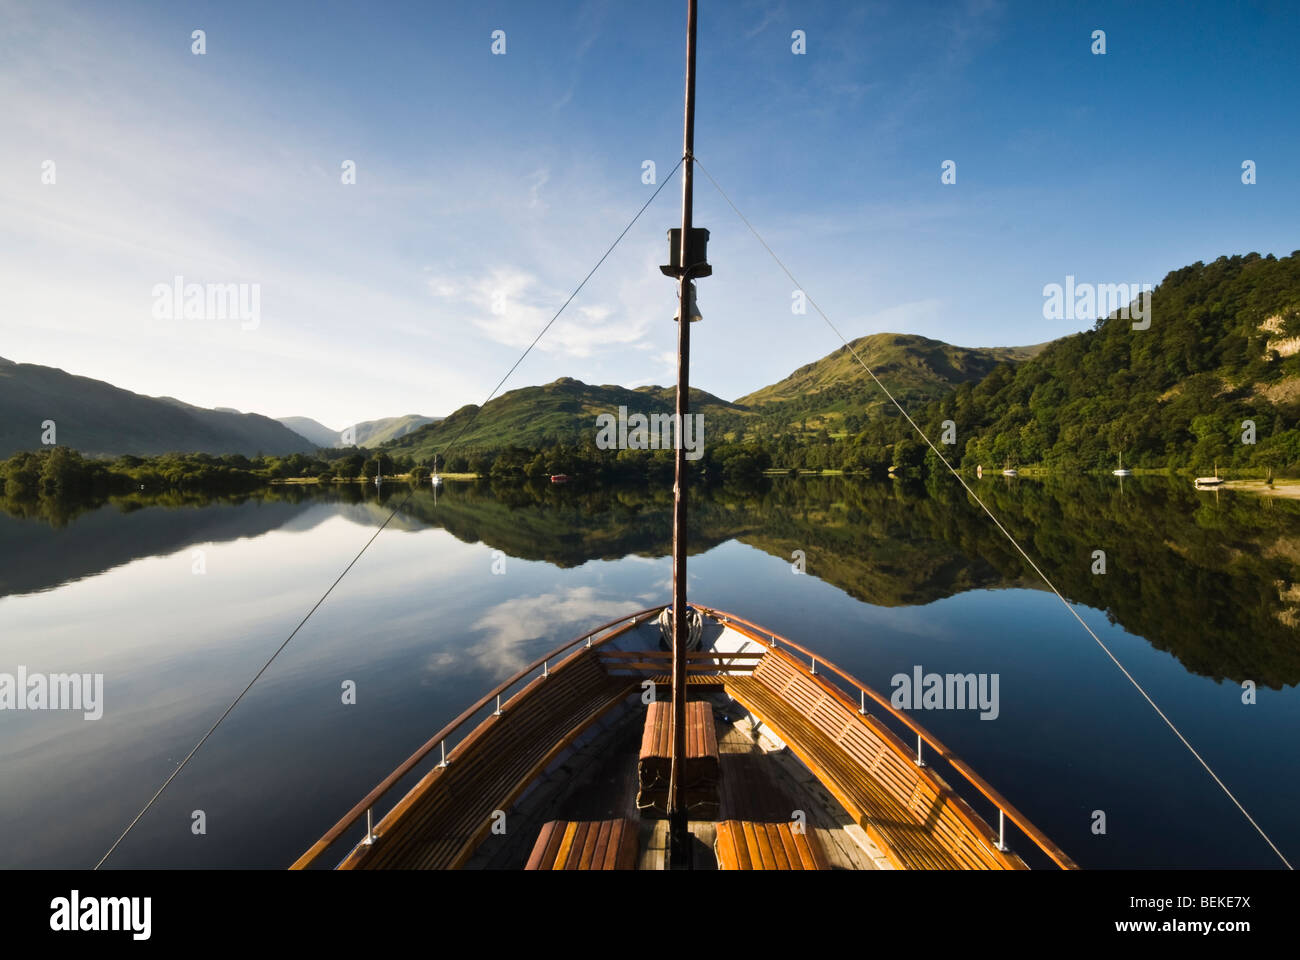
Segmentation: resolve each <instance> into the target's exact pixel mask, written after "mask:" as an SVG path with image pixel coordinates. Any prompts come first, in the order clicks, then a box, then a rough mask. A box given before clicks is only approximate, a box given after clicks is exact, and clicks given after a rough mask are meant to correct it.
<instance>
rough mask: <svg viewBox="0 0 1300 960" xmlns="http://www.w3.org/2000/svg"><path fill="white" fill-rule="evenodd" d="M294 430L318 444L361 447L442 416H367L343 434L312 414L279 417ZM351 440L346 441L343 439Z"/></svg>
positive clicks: (406, 431) (370, 445) (399, 435)
mask: <svg viewBox="0 0 1300 960" xmlns="http://www.w3.org/2000/svg"><path fill="white" fill-rule="evenodd" d="M277 419H278V420H279V422H280V423H282V424H284V425H285V426H286V427H288V428H289V429H290V430H292V431H293V432H294V433H296V434H298V435H299V436H302V437H305V438H306V439H308V440H310V441H311V442H312V443H314V444H315V445H316V446H318V447H326V448H337V447H343V446H352V445H356V446H358V447H377V446H379V445H380V444H383V443H386V442H388V441H389V440H395V439H397V438H398V437H404V436H406V435H407V434H408V433H410V432H412V431H413V430H418V429H420V427H422V426H424V425H425V424H427V423H437V422H439V421H440V420H442V419H443V418H442V417H426V416H423V415H422V414H418V413H408V414H407V415H406V416H403V417H383V418H381V419H379V420H364V421H362V422H361V423H357V424H354V425H352V428H351V434H350V435H349V436H348V437H346V438H345V437H344V431H343V430H331V429H330V428H329V427H327V426H325V424H323V423H321V422H320V421H318V420H313V419H312V418H311V417H278V418H277ZM345 439H348V440H351V441H352V443H350V444H349V443H344V440H345Z"/></svg>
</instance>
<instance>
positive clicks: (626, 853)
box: [524, 820, 637, 870]
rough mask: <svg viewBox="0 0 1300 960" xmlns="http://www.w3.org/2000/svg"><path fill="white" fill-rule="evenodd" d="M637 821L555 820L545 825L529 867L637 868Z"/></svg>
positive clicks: (542, 868) (530, 858) (576, 868)
mask: <svg viewBox="0 0 1300 960" xmlns="http://www.w3.org/2000/svg"><path fill="white" fill-rule="evenodd" d="M636 857H637V825H636V824H635V823H633V822H632V821H630V820H601V821H597V822H579V821H572V820H552V821H550V822H549V823H547V824H545V825H544V826H543V827H542V831H541V833H539V834H538V836H537V843H535V844H534V845H533V852H532V854H531V855H530V856H529V857H528V865H527V866H526V867H525V868H524V869H526V870H635V869H636Z"/></svg>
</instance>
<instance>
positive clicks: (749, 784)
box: [466, 690, 889, 870]
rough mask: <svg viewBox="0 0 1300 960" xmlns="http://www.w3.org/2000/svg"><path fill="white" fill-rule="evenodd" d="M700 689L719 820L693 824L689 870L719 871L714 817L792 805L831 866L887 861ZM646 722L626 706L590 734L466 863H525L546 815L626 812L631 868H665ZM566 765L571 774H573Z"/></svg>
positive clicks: (720, 698) (761, 813) (816, 788)
mask: <svg viewBox="0 0 1300 960" xmlns="http://www.w3.org/2000/svg"><path fill="white" fill-rule="evenodd" d="M701 692H702V690H701ZM694 694H695V692H694V691H693V697H694ZM705 696H706V698H707V700H708V702H709V703H710V705H711V706H712V708H713V715H714V723H715V730H716V733H717V738H718V760H719V766H720V767H721V777H720V788H721V790H720V801H721V802H720V805H719V811H718V816H717V819H710V820H692V821H691V822H690V830H691V835H692V836H693V838H694V841H695V844H694V860H693V866H694V868H695V869H697V870H716V869H717V866H718V864H717V858H716V856H715V854H714V846H713V845H714V840H715V838H716V832H717V824H718V823H719V822H720V821H722V820H751V821H757V822H763V823H783V822H789V821H790V819H791V816H792V814H793V813H794V812H795V811H796V810H799V811H803V813H804V815H805V817H806V819H807V825H808V830H809V833H810V834H812V835H815V836H816V838H817V840H818V841H819V843H820V846H821V849H822V852H823V854H824V855H825V859H826V861H827V864H828V866H829V867H830V869H833V870H874V869H878V868H880V867H884V868H885V869H888V868H889V865H888V862H887V861H885V859H884V857H883V856H882V855H881V854H880V852H879V851H878V850H875V849H874V847H873V845H872V844H871V842H870V840H868V839H867V838H866V835H865V833H863V832H862V831H861V829H860V828H858V827H857V825H856V824H855V823H854V821H853V818H852V817H851V816H849V814H848V813H847V811H845V809H844V808H843V807H842V806H840V804H839V803H838V802H837V801H836V800H835V798H834V797H832V796H831V795H830V793H829V792H828V791H826V789H825V788H824V787H822V785H821V784H820V783H819V782H818V781H817V779H816V778H815V777H813V776H812V774H810V773H808V772H807V770H805V769H804V768H803V767H802V765H801V764H799V763H798V762H797V761H794V760H793V758H790V757H788V756H784V755H781V754H780V753H779V752H778V751H776V750H775V749H774V747H775V744H772V743H771V742H767V741H764V740H763V738H758V737H756V736H755V734H754V732H753V730H752V729H751V728H750V726H749V724H748V722H747V721H744V720H741V721H740V722H739V723H736V722H734V721H735V719H736V718H737V714H738V713H741V712H742V711H738V710H736V709H735V707H734V706H733V705H732V703H731V701H730V698H729V697H727V696H726V695H725V694H723V693H721V692H713V693H706V694H705ZM643 720H644V711H642V710H634V711H630V712H629V713H628V715H626V716H625V717H623V718H622V720H621V721H620V722H619V723H618V724H617V725H616V726H614V727H613V728H612V729H610V730H608V731H607V733H606V734H605V735H604V736H602V737H600V738H597V739H595V740H593V741H592V742H591V744H589V745H588V747H587V748H586V749H585V750H584V751H582V753H583V756H577V755H575V757H574V758H573V759H572V763H571V764H566V766H565V768H564V769H561V770H559V771H556V772H555V775H554V776H553V777H552V780H554V781H555V782H554V783H553V784H552V789H549V790H548V789H546V787H545V785H540V786H539V788H538V789H536V790H535V791H533V793H532V794H530V795H529V796H528V797H526V798H524V800H523V801H522V802H521V803H519V804H517V805H516V807H515V809H514V810H512V811H511V821H512V822H511V823H509V824H508V825H507V830H506V833H505V834H504V835H497V836H492V837H490V838H488V840H486V841H485V842H484V844H483V846H482V847H480V848H479V850H478V852H477V853H476V855H475V857H474V858H473V859H472V860H471V861H470V862H469V863H468V864H466V866H467V867H469V868H480V869H504V870H510V869H519V868H522V867H523V865H524V864H525V863H526V862H527V860H528V855H529V852H530V851H531V850H532V846H533V843H534V842H535V841H536V839H537V836H538V834H539V832H540V831H541V828H542V825H543V824H545V823H546V822H547V821H549V820H576V821H600V820H610V819H614V818H620V817H622V818H626V819H628V820H631V821H632V822H633V823H637V824H639V834H640V835H639V850H640V853H639V855H638V861H637V868H638V869H641V870H663V869H666V867H667V852H668V821H667V820H665V819H662V818H659V817H655V816H646V815H645V813H644V812H643V811H640V810H638V809H637V806H636V793H637V758H638V746H639V744H640V741H641V724H642V721H643ZM588 761H589V762H588ZM571 773H576V774H577V776H576V777H570V774H571ZM855 836H856V837H857V838H858V839H856V840H855ZM860 843H861V844H863V845H862V846H860V845H859V844H860ZM869 850H871V851H872V852H868V851H869ZM873 853H874V859H873Z"/></svg>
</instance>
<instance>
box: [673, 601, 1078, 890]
mask: <svg viewBox="0 0 1300 960" xmlns="http://www.w3.org/2000/svg"><path fill="white" fill-rule="evenodd" d="M691 606H693V607H695V608H696V609H697V610H699V611H700V613H701V614H703V615H706V616H710V617H713V618H714V619H716V620H720V621H722V622H723V623H726V624H728V625H730V626H732V627H734V628H736V629H737V630H738V631H739V632H740V633H742V634H744V635H746V636H748V637H749V638H750V639H751V640H753V641H755V642H756V643H760V644H763V645H765V646H767V647H768V648H769V649H770V650H772V651H775V652H777V653H783V654H784V655H785V656H786V657H787V658H789V659H790V660H792V661H793V662H795V663H796V664H799V665H801V666H803V665H804V663H803V661H801V660H800V659H798V658H796V657H794V656H792V655H791V654H790V651H791V650H794V651H797V652H798V653H799V654H801V655H802V656H803V657H806V658H807V664H806V666H807V669H808V672H809V673H811V674H813V675H814V676H817V677H819V678H820V679H822V680H823V681H824V682H826V685H827V687H829V688H830V689H832V690H834V691H836V692H838V693H840V695H841V696H843V695H844V694H845V691H844V690H843V689H842V688H841V687H840V685H839V684H837V683H832V682H829V681H826V680H825V677H824V674H826V673H831V674H834V675H836V676H838V677H840V678H841V679H842V680H844V681H846V682H847V683H848V684H849V686H851V687H853V688H856V690H857V691H858V695H859V698H860V700H859V705H858V713H860V714H864V715H865V714H866V712H867V698H871V699H872V700H874V701H875V702H876V704H877V705H879V706H880V707H881V709H883V710H884V711H885V713H886V714H888V715H889V716H890V717H892V718H893V719H894V720H896V721H897V722H899V723H901V724H903V725H904V726H905V727H907V728H908V729H909V730H910V731H911V732H912V733H914V734H916V759H915V761H914V762H915V763H916V765H917V766H919V767H923V766H925V763H926V757H925V756H924V754H923V747H924V745H927V744H928V745H929V747H930V749H931V750H932V751H933V752H934V754H936V755H937V756H938V757H939V758H940V759H941V760H943V761H944V762H946V763H947V764H948V766H949V767H950V768H951V769H952V770H953V771H955V772H956V773H957V774H959V775H960V776H961V777H962V779H964V780H965V781H966V782H967V783H969V784H970V785H971V786H972V787H973V788H974V789H975V790H977V791H978V792H979V793H980V794H982V795H983V796H984V798H985V799H987V800H988V801H989V802H991V803H992V804H993V805H994V806H995V807H996V808H997V811H998V849H999V850H1006V849H1007V843H1006V821H1007V820H1010V821H1011V822H1012V823H1013V824H1014V825H1015V826H1017V827H1019V828H1020V831H1021V832H1022V833H1024V835H1025V836H1026V837H1028V838H1029V839H1030V840H1031V841H1033V843H1034V844H1035V845H1036V846H1037V847H1038V849H1040V850H1041V851H1042V852H1043V853H1044V854H1046V855H1047V856H1048V857H1049V858H1050V859H1051V860H1052V861H1053V862H1054V863H1056V865H1057V866H1059V867H1061V868H1062V869H1063V870H1075V869H1078V865H1077V864H1076V863H1075V862H1074V861H1073V860H1071V859H1070V857H1069V856H1068V855H1067V854H1066V853H1065V851H1063V850H1062V849H1061V848H1060V847H1058V846H1057V845H1056V844H1055V843H1053V842H1052V841H1051V840H1050V839H1049V838H1048V837H1047V835H1046V834H1044V833H1043V832H1042V831H1041V830H1039V829H1038V827H1036V826H1034V824H1033V823H1032V822H1031V821H1030V820H1029V818H1028V817H1026V816H1025V815H1024V814H1023V813H1021V812H1020V811H1019V810H1017V809H1016V808H1015V807H1014V806H1012V805H1011V803H1010V802H1008V801H1007V799H1006V798H1005V797H1004V796H1002V794H1000V793H998V791H997V790H995V789H994V788H993V786H992V785H991V784H990V783H989V782H988V781H987V780H985V779H984V778H983V777H981V776H980V775H979V774H978V773H976V772H975V771H974V770H972V769H971V768H970V767H969V766H968V765H967V764H966V762H965V761H964V760H962V759H961V758H960V757H958V756H957V755H956V754H955V753H953V752H952V751H951V750H949V749H948V747H946V746H945V745H944V744H943V742H942V741H941V740H940V739H939V738H938V737H936V736H935V735H934V734H932V733H930V731H928V730H926V729H925V727H923V726H921V724H919V723H917V722H916V721H915V720H913V719H912V718H911V717H909V716H908V715H907V714H906V713H903V712H902V711H901V710H898V709H897V708H896V707H894V705H893V704H892V703H890V702H889V700H888V699H887V698H885V697H884V696H883V695H881V694H880V693H878V692H877V691H875V690H874V689H872V688H871V687H870V686H868V685H867V684H865V683H863V682H862V681H861V680H859V679H858V678H857V677H855V676H853V674H851V673H849V672H848V671H847V670H845V669H843V668H842V667H839V666H836V665H835V664H834V663H832V662H831V661H829V660H827V659H826V658H825V657H823V656H822V655H821V654H819V653H814V652H813V651H811V650H809V649H808V648H807V647H804V646H802V645H801V644H798V643H796V642H795V641H793V640H790V639H788V638H787V637H783V636H781V635H780V634H779V633H773V632H772V631H770V630H768V629H767V628H766V627H761V626H759V625H758V624H756V623H753V622H752V621H750V620H746V619H745V618H744V617H738V616H736V615H735V614H733V613H727V612H726V611H725V610H715V609H712V608H710V607H704V606H700V605H699V604H691ZM818 668H821V671H822V673H820V674H819V673H818Z"/></svg>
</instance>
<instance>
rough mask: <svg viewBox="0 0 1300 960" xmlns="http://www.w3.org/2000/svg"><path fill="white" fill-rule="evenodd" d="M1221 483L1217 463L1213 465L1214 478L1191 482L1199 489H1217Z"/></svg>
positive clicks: (1201, 478) (1198, 479)
mask: <svg viewBox="0 0 1300 960" xmlns="http://www.w3.org/2000/svg"><path fill="white" fill-rule="evenodd" d="M1222 483H1223V478H1221V477H1220V476H1219V465H1218V464H1217V463H1216V464H1215V465H1214V476H1212V477H1197V478H1196V479H1195V480H1193V481H1192V485H1193V486H1195V487H1198V488H1200V489H1206V488H1208V487H1217V486H1219V485H1221V484H1222Z"/></svg>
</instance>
